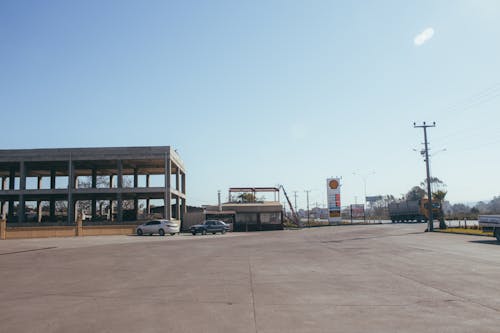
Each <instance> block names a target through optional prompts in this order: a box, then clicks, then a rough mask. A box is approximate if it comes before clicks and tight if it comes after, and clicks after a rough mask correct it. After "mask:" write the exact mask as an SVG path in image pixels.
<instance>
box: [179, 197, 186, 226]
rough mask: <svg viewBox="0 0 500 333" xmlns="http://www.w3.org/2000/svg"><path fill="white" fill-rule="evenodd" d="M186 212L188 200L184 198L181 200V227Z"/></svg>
mask: <svg viewBox="0 0 500 333" xmlns="http://www.w3.org/2000/svg"><path fill="white" fill-rule="evenodd" d="M186 210H187V207H186V199H184V198H182V199H181V218H180V220H181V227H182V222H183V221H184V216H185V215H186Z"/></svg>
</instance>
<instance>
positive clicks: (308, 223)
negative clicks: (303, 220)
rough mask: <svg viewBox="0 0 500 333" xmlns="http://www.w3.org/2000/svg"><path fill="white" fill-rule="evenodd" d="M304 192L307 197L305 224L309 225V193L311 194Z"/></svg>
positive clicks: (307, 191)
mask: <svg viewBox="0 0 500 333" xmlns="http://www.w3.org/2000/svg"><path fill="white" fill-rule="evenodd" d="M304 192H306V195H307V224H309V192H311V190H305V191H304Z"/></svg>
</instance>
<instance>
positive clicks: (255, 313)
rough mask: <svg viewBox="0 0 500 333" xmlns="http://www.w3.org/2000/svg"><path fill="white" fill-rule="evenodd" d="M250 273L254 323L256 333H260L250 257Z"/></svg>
mask: <svg viewBox="0 0 500 333" xmlns="http://www.w3.org/2000/svg"><path fill="white" fill-rule="evenodd" d="M248 273H249V275H250V291H251V294H252V308H253V322H254V325H255V333H257V332H258V330H257V312H256V311H255V294H254V288H253V274H252V262H251V261H250V257H248Z"/></svg>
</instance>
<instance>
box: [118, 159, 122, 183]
mask: <svg viewBox="0 0 500 333" xmlns="http://www.w3.org/2000/svg"><path fill="white" fill-rule="evenodd" d="M117 164H118V165H117V169H118V177H117V178H118V188H122V187H123V162H122V161H121V160H120V161H118V163H117Z"/></svg>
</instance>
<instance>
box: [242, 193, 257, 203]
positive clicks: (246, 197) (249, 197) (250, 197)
mask: <svg viewBox="0 0 500 333" xmlns="http://www.w3.org/2000/svg"><path fill="white" fill-rule="evenodd" d="M238 199H239V200H238V201H239V202H256V201H257V200H256V198H255V195H254V194H253V193H241V194H240V195H238Z"/></svg>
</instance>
